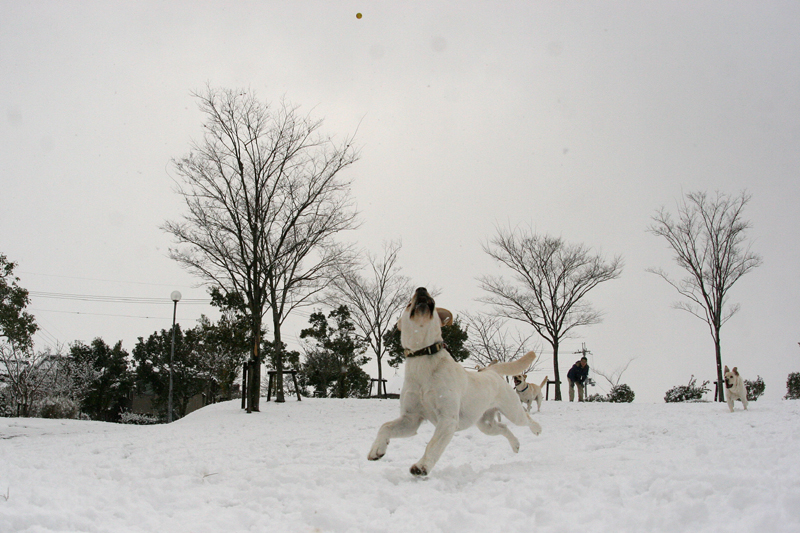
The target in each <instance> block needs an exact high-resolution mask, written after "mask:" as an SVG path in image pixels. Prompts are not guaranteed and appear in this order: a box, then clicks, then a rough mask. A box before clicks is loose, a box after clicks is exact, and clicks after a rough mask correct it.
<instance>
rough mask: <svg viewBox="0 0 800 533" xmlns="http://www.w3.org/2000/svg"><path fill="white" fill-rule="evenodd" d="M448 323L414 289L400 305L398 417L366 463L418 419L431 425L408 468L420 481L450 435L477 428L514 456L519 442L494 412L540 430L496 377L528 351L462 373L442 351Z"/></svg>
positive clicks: (516, 367)
mask: <svg viewBox="0 0 800 533" xmlns="http://www.w3.org/2000/svg"><path fill="white" fill-rule="evenodd" d="M452 320H453V315H452V314H451V313H450V311H447V310H446V309H437V308H436V303H435V302H434V300H433V298H432V297H431V296H430V294H428V291H427V290H425V288H423V287H420V288H419V289H417V290H416V292H415V293H414V296H413V297H412V298H411V301H410V302H409V304H408V306H406V308H405V310H404V311H403V313H402V315H401V316H400V320H399V321H398V323H397V328H398V329H399V330H400V342H401V344H402V346H403V350H404V351H405V354H406V368H405V379H404V381H403V388H402V390H401V391H400V417H399V418H397V419H396V420H392V421H391V422H386V423H385V424H383V425H382V426H381V428H380V430H378V435H377V437H376V438H375V442H374V443H373V444H372V449H371V450H370V452H369V455H367V459H369V460H370V461H376V460H378V459H380V458H381V457H383V456H384V454H385V453H386V448H387V447H388V446H389V441H390V440H391V439H392V438H397V437H411V436H413V435H416V433H417V428H419V426H420V424H421V423H422V421H423V420H427V421H429V422H431V423H432V424H433V425H435V426H436V429H435V431H434V432H433V437H432V438H431V440H430V442H429V443H428V446H427V447H426V448H425V454H424V455H423V456H422V458H421V459H420V460H419V461H417V463H415V464H414V465H413V466H412V467H411V473H412V474H413V475H415V476H425V475H427V474H429V473H430V472H431V470H432V469H433V466H434V465H435V464H436V462H437V461H438V460H439V458H440V457H441V456H442V453H443V452H444V450H445V448H446V447H447V444H448V443H449V442H450V439H452V438H453V434H454V433H455V432H456V431H460V430H462V429H466V428H468V427H470V426H472V425H477V426H478V429H480V430H481V431H482V432H484V433H486V434H487V435H503V436H504V437H505V438H506V439H508V442H509V444H511V449H512V450H514V453H516V452H518V451H519V441H518V440H517V438H516V437H515V436H514V435H513V434H512V433H511V431H509V429H508V427H507V426H506V425H505V424H502V423H501V422H500V421H499V420H498V418H499V417H498V416H497V413H498V412H499V413H502V414H503V415H505V417H506V418H508V419H509V420H511V422H513V423H514V424H516V425H518V426H528V427H529V428H530V430H531V431H532V432H533V433H534V434H536V435H538V434H539V433H541V431H542V428H541V426H539V424H537V423H536V422H534V421H533V420H532V419H531V418H530V415H528V413H526V412H525V410H524V409H523V408H522V404H521V403H520V402H519V400H518V399H517V395H516V394H515V393H514V391H513V390H512V389H511V388H510V387H509V386H508V384H507V383H506V382H505V380H504V379H503V378H502V377H501V376H502V375H506V376H510V375H514V374H519V373H521V372H523V371H524V370H525V369H526V368H528V367H529V366H530V365H531V363H532V362H533V360H534V359H536V354H535V353H533V352H528V353H527V354H525V355H524V356H522V357H521V358H519V359H517V360H516V361H511V362H508V363H497V364H494V365H491V366H489V367H487V368H485V369H483V370H482V371H480V372H467V371H466V370H465V369H464V367H463V366H461V365H460V364H458V363H457V362H456V361H455V360H454V359H453V358H452V357H451V356H450V353H449V352H448V351H447V350H446V349H445V346H444V343H443V341H442V325H443V324H447V323H449V322H451V321H452Z"/></svg>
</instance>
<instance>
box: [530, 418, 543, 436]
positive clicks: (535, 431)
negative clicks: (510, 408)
mask: <svg viewBox="0 0 800 533" xmlns="http://www.w3.org/2000/svg"><path fill="white" fill-rule="evenodd" d="M529 427H530V428H531V433H533V434H534V435H540V434H541V433H542V426H540V425H539V423H538V422H534V421H533V420H531V423H530V426H529Z"/></svg>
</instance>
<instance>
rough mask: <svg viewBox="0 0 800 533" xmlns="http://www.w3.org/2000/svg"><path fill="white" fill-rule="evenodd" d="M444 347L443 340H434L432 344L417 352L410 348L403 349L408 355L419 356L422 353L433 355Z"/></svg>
mask: <svg viewBox="0 0 800 533" xmlns="http://www.w3.org/2000/svg"><path fill="white" fill-rule="evenodd" d="M443 348H444V343H443V342H434V343H433V344H431V345H430V346H426V347H425V348H423V349H421V350H417V351H416V352H412V351H411V350H409V349H407V348H406V349H405V350H403V351H404V352H405V354H406V357H419V356H420V355H433V354H435V353H438V352H440V351H441V350H442V349H443Z"/></svg>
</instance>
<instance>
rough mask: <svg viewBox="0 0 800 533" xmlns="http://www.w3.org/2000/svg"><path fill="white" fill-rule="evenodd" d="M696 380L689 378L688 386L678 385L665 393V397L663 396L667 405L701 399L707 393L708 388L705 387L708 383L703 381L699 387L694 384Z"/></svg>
mask: <svg viewBox="0 0 800 533" xmlns="http://www.w3.org/2000/svg"><path fill="white" fill-rule="evenodd" d="M696 382H697V379H696V378H695V377H694V376H692V377H691V378H689V384H688V385H678V386H677V387H673V388H671V389H670V390H668V391H667V395H666V396H664V401H665V402H667V403H676V402H698V401H700V400H702V399H703V394H705V393H707V392H708V391H709V388H708V387H706V385H708V381H704V382H703V384H702V385H700V386H699V387H698V386H697V384H696Z"/></svg>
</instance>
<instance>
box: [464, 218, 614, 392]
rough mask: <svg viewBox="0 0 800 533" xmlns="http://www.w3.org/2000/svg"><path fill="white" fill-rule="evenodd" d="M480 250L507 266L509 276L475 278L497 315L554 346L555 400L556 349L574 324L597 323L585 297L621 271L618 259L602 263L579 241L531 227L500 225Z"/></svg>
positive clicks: (558, 381)
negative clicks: (528, 327)
mask: <svg viewBox="0 0 800 533" xmlns="http://www.w3.org/2000/svg"><path fill="white" fill-rule="evenodd" d="M483 249H484V251H485V252H486V253H487V254H489V255H490V256H491V257H493V258H494V259H496V260H497V261H499V262H500V263H502V264H503V265H505V266H506V267H508V268H510V269H511V271H512V272H513V281H506V280H505V279H503V278H502V277H500V276H483V277H481V278H479V281H480V284H481V288H482V289H483V290H485V291H486V292H488V293H489V296H487V297H485V298H481V299H480V300H481V301H483V302H485V303H489V304H491V305H493V306H494V312H495V314H496V315H497V316H503V317H506V318H510V319H513V320H519V321H521V322H524V323H526V324H530V325H531V326H533V328H534V329H535V330H536V332H537V333H538V334H539V335H541V336H542V338H544V339H545V340H546V341H547V342H548V343H550V345H551V346H552V347H553V372H554V374H555V381H556V396H555V399H556V400H561V375H560V373H559V369H558V349H559V346H560V345H561V341H562V340H563V339H565V338H567V337H568V336H569V335H570V333H572V330H574V329H575V328H577V327H579V326H588V325H591V324H596V323H598V322H600V319H601V314H600V313H599V312H597V311H595V310H594V309H593V308H592V306H591V305H590V304H589V303H588V302H586V301H585V300H584V298H585V297H586V294H587V293H588V292H589V291H590V290H592V289H593V288H595V287H596V286H597V285H599V284H600V283H602V282H604V281H608V280H612V279H616V278H618V277H619V276H620V274H621V273H622V258H621V257H620V256H616V257H614V258H613V259H612V260H611V261H609V262H606V261H605V260H604V259H603V258H602V257H601V256H600V255H599V254H593V253H592V252H591V250H590V249H589V248H587V247H586V246H584V245H582V244H567V243H565V242H564V241H562V240H561V239H560V238H554V237H550V236H547V235H544V236H540V235H536V234H535V233H534V232H533V230H531V229H527V230H526V229H519V228H517V229H516V230H510V229H509V230H507V231H506V230H503V229H501V228H498V231H497V236H496V237H495V238H494V239H492V240H491V241H490V242H489V243H488V244H486V245H484V247H483Z"/></svg>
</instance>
